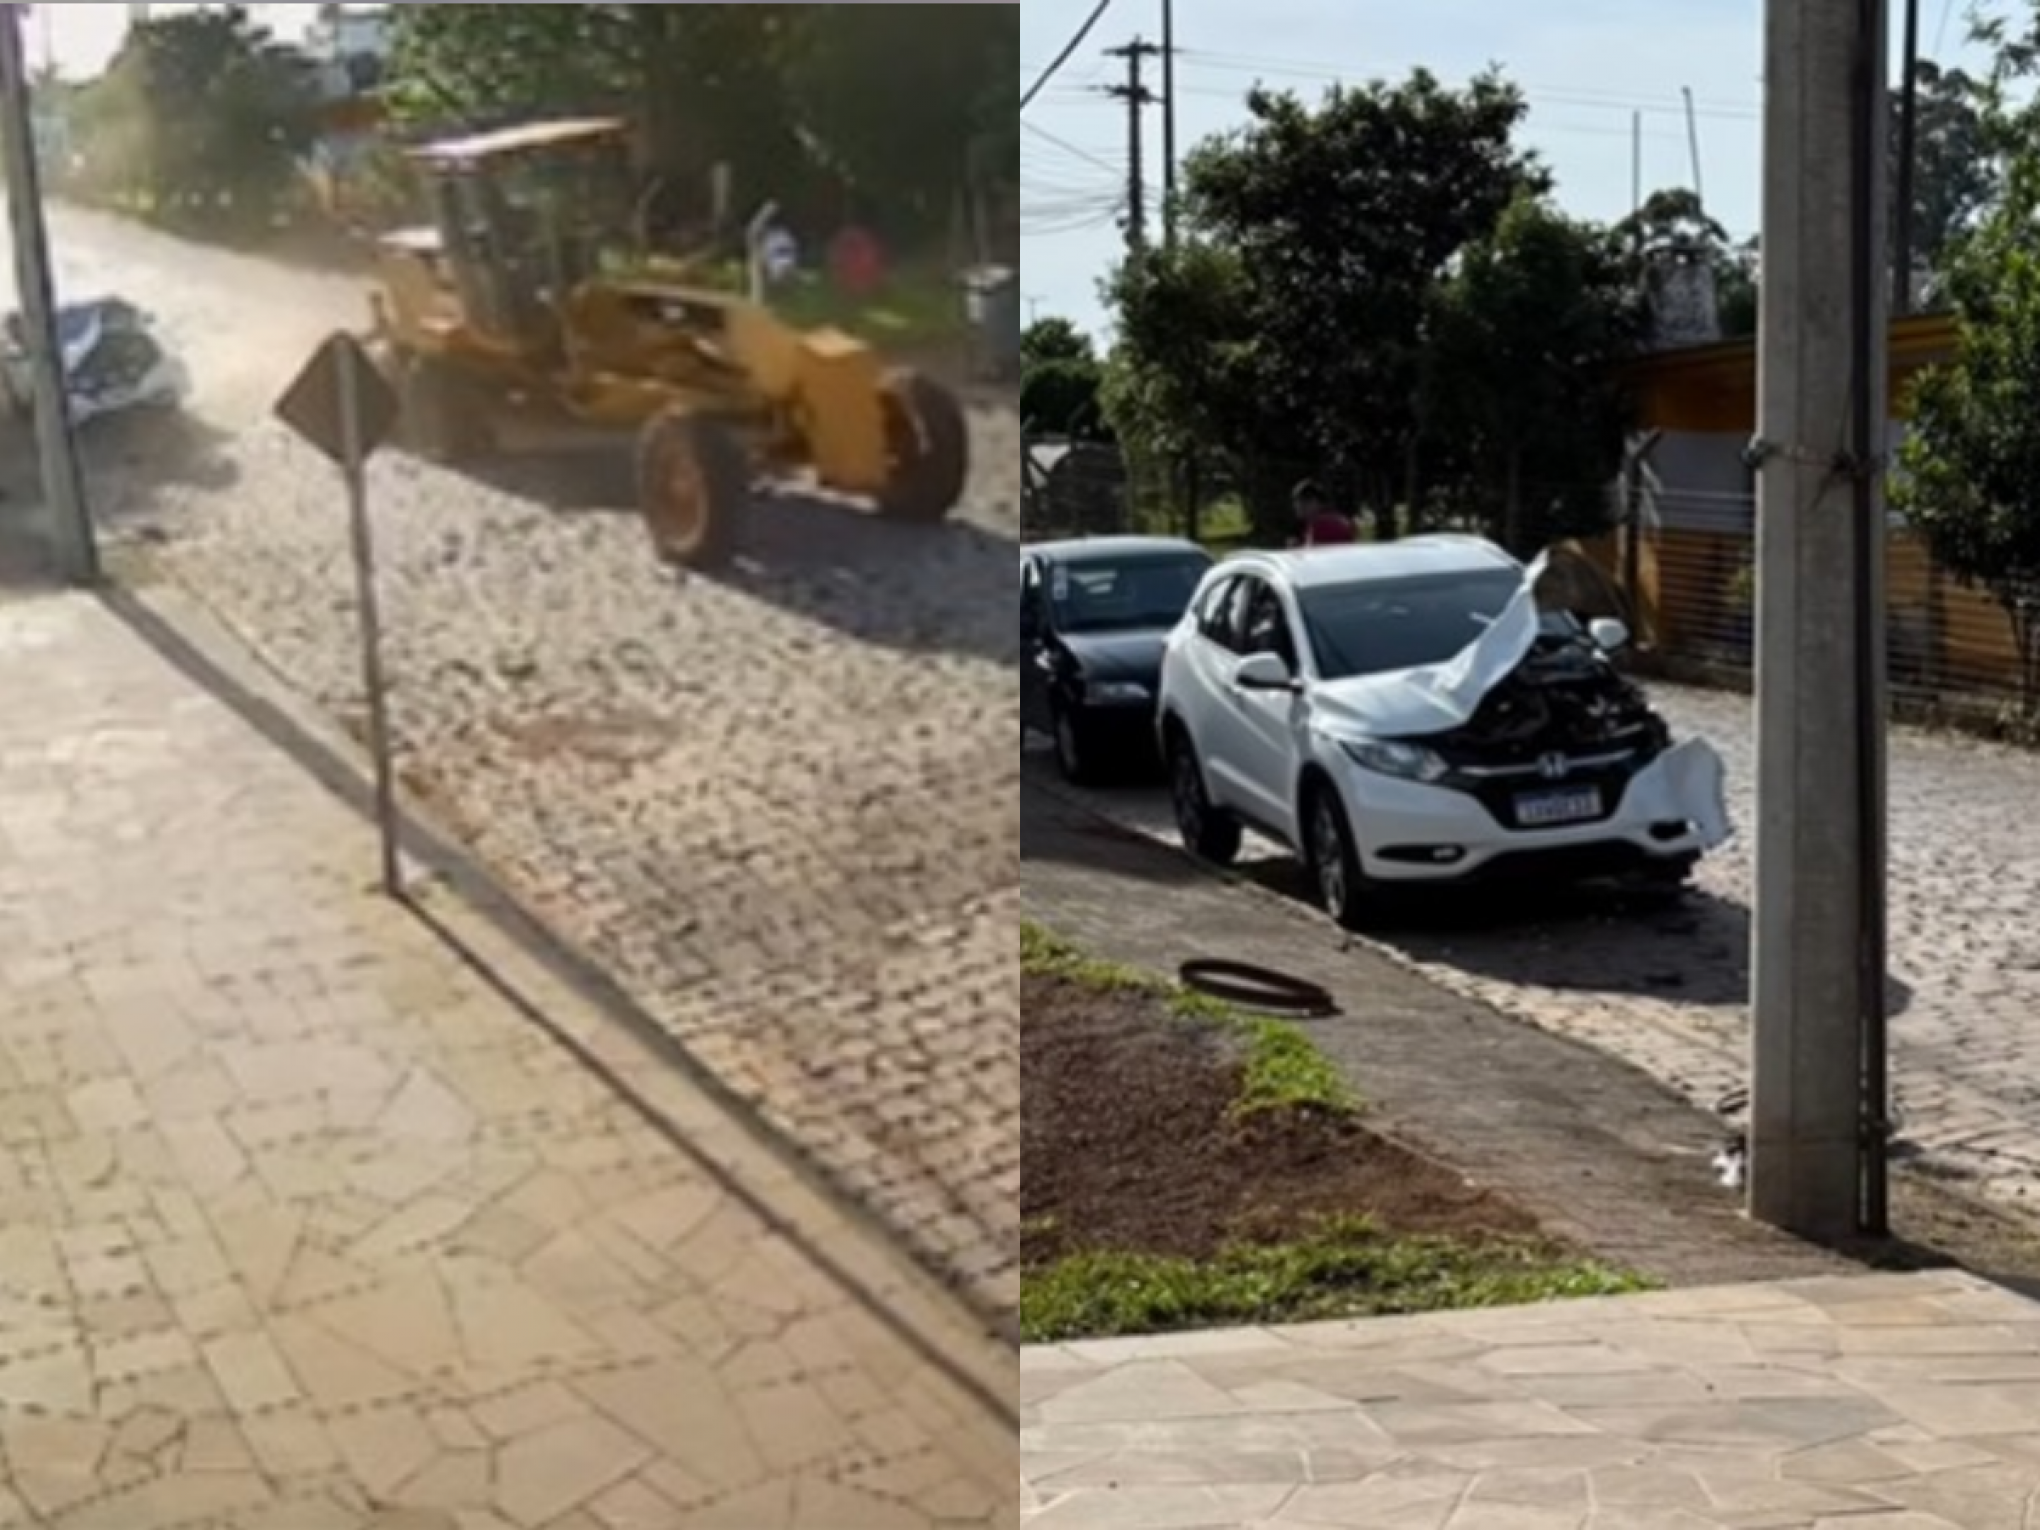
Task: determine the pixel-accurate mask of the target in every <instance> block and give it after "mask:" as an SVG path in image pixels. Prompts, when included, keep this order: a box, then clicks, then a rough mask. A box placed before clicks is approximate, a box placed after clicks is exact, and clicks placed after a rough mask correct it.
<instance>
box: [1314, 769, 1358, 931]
mask: <svg viewBox="0 0 2040 1530" xmlns="http://www.w3.org/2000/svg"><path fill="white" fill-rule="evenodd" d="M1304 846H1305V854H1304V859H1305V861H1306V863H1307V864H1308V866H1309V869H1310V875H1311V880H1312V881H1313V882H1314V883H1316V885H1317V894H1318V905H1319V907H1321V908H1322V909H1324V911H1325V912H1326V913H1328V914H1330V915H1331V916H1332V918H1334V919H1336V920H1337V921H1338V922H1339V923H1340V924H1341V925H1343V926H1344V927H1345V928H1347V929H1349V930H1355V929H1358V928H1360V926H1361V925H1362V924H1364V923H1365V922H1366V917H1367V912H1368V902H1369V900H1368V896H1367V894H1368V888H1367V878H1366V874H1365V873H1364V872H1363V871H1361V869H1360V850H1359V846H1358V845H1357V843H1356V842H1355V841H1354V838H1353V826H1352V824H1351V823H1350V822H1348V821H1347V818H1346V808H1345V805H1344V804H1343V803H1341V802H1340V801H1339V794H1338V792H1336V791H1335V790H1333V789H1332V788H1331V787H1329V786H1324V785H1319V786H1316V787H1313V788H1312V790H1311V792H1310V795H1309V797H1308V799H1307V800H1306V802H1305V805H1304Z"/></svg>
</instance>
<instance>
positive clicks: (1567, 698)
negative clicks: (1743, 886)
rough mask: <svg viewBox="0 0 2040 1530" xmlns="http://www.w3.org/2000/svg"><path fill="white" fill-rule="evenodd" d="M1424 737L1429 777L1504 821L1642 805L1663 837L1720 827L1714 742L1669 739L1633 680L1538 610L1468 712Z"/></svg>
mask: <svg viewBox="0 0 2040 1530" xmlns="http://www.w3.org/2000/svg"><path fill="white" fill-rule="evenodd" d="M1424 742H1425V744H1426V745H1428V746H1429V748H1430V749H1431V750H1432V751H1433V752H1434V753H1435V754H1436V755H1437V756H1438V758H1439V759H1440V760H1441V761H1442V762H1443V764H1444V766H1445V769H1446V774H1445V776H1444V777H1443V778H1442V780H1441V784H1444V785H1449V786H1454V787H1457V788H1458V789H1460V790H1462V791H1465V792H1467V793H1468V794H1470V795H1472V796H1474V797H1476V798H1478V799H1479V800H1480V802H1481V803H1482V805H1483V806H1485V807H1486V808H1487V810H1488V812H1489V813H1490V814H1491V815H1492V816H1493V817H1494V819H1495V821H1496V822H1497V823H1499V824H1501V825H1502V826H1503V827H1504V828H1508V829H1518V830H1527V829H1547V828H1560V827H1574V826H1580V825H1587V824H1593V823H1600V822H1605V821H1608V820H1610V819H1613V818H1615V817H1616V816H1617V815H1618V813H1619V814H1620V815H1621V816H1623V817H1624V818H1628V819H1634V818H1637V817H1642V818H1643V819H1644V820H1645V824H1646V831H1647V833H1648V834H1649V836H1650V837H1651V838H1652V839H1653V840H1655V841H1658V842H1660V843H1662V844H1663V845H1665V846H1666V847H1667V848H1670V847H1673V846H1678V845H1681V844H1687V843H1691V842H1692V841H1694V840H1695V839H1696V838H1697V840H1698V841H1699V845H1700V848H1702V849H1713V848H1715V847H1716V846H1718V845H1720V844H1721V843H1723V842H1724V841H1725V840H1726V839H1727V838H1728V837H1729V833H1730V827H1729V823H1728V814H1727V808H1726V802H1725V792H1724V782H1723V772H1722V768H1721V759H1720V756H1719V755H1718V754H1716V753H1715V751H1714V750H1713V749H1712V747H1710V746H1709V745H1708V744H1706V743H1705V742H1703V741H1701V740H1698V739H1691V740H1687V741H1685V742H1684V743H1679V744H1674V743H1673V741H1672V736H1671V729H1670V727H1669V726H1668V725H1667V724H1666V722H1665V720H1664V718H1663V717H1661V716H1660V715H1659V714H1658V713H1657V711H1656V710H1655V709H1654V708H1653V707H1652V706H1651V705H1650V702H1649V701H1648V700H1647V699H1646V698H1645V696H1644V694H1643V692H1642V691H1641V690H1639V689H1638V688H1637V687H1636V686H1635V685H1634V684H1632V683H1631V682H1630V681H1629V680H1628V679H1627V678H1626V677H1625V676H1624V675H1623V674H1621V672H1620V671H1618V670H1617V669H1616V668H1615V666H1614V665H1613V664H1612V663H1611V662H1610V661H1609V658H1608V655H1607V654H1606V653H1605V652H1604V651H1603V650H1602V648H1601V647H1600V645H1598V644H1597V643H1596V642H1595V641H1594V640H1593V638H1592V637H1591V636H1589V635H1588V634H1587V633H1586V632H1585V631H1583V630H1581V629H1580V627H1579V624H1578V623H1577V622H1575V621H1573V620H1572V618H1570V617H1569V616H1563V615H1548V616H1544V617H1542V619H1541V620H1540V622H1539V630H1538V633H1537V636H1536V638H1535V639H1534V640H1533V641H1532V643H1531V645H1530V648H1529V651H1528V652H1527V653H1525V654H1524V655H1523V656H1522V657H1521V658H1520V659H1519V660H1518V662H1517V663H1516V665H1515V667H1514V668H1512V669H1510V670H1508V671H1507V672H1506V673H1504V674H1503V675H1501V677H1500V678H1499V679H1497V680H1496V681H1495V683H1494V685H1493V687H1492V688H1491V689H1489V690H1488V691H1487V692H1486V693H1485V694H1484V695H1482V696H1481V698H1480V701H1479V703H1478V705H1477V706H1476V707H1475V708H1474V710H1473V714H1472V715H1471V716H1470V717H1468V718H1467V719H1466V721H1464V722H1463V723H1461V724H1459V725H1458V726H1457V727H1454V728H1450V729H1448V730H1446V731H1444V732H1441V733H1437V734H1434V735H1432V736H1430V737H1428V738H1426V739H1425V740H1424Z"/></svg>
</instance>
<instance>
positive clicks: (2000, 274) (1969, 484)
mask: <svg viewBox="0 0 2040 1530" xmlns="http://www.w3.org/2000/svg"><path fill="white" fill-rule="evenodd" d="M2036 214H2040V160H2035V159H2033V158H2027V159H2025V160H2023V161H2022V162H2020V163H2018V164H2017V165H2016V166H2015V167H2014V170H2013V172H2012V175H2011V184H2010V186H2009V187H2008V195H2007V197H2006V199H2005V201H2004V203H2003V204H2002V205H2001V206H2000V207H1999V209H1998V210H1997V211H1996V212H1994V213H1993V214H1992V216H1991V217H1990V218H1989V219H1988V220H1987V221H1986V223H1985V224H1984V225H1983V227H1982V228H1980V229H1979V230H1978V231H1977V232H1976V233H1975V234H1974V235H1973V236H1972V237H1971V238H1969V239H1968V240H1965V241H1964V242H1963V243H1962V244H1961V245H1960V246H1959V247H1958V251H1957V253H1956V255H1955V257H1954V258H1953V259H1952V260H1951V261H1950V262H1949V265H1948V270H1947V276H1948V283H1949V291H1950V295H1951V296H1952V298H1953V300H1954V306H1955V313H1956V318H1957V329H1956V347H1955V356H1954V359H1953V360H1952V361H1950V362H1948V363H1946V364H1944V365H1941V366H1937V367H1933V368H1930V369H1928V370H1927V371H1926V372H1925V373H1923V374H1922V375H1921V376H1920V377H1919V379H1918V380H1917V382H1916V383H1915V384H1914V393H1913V412H1912V424H1911V430H1910V431H1909V432H1908V434H1907V437H1906V441H1905V444H1904V447H1903V448H1902V450H1901V454H1900V467H1901V472H1900V473H1899V474H1898V475H1896V476H1895V477H1894V479H1893V482H1892V485H1891V492H1892V499H1893V502H1894V504H1895V505H1896V506H1897V507H1898V508H1900V509H1902V510H1903V511H1904V512H1905V514H1906V516H1907V518H1908V520H1909V521H1910V523H1911V525H1912V527H1913V529H1914V530H1915V531H1916V532H1917V533H1918V534H1919V535H1920V536H1921V537H1922V539H1924V541H1925V542H1926V545H1927V548H1928V550H1929V552H1930V553H1931V554H1932V555H1933V558H1934V561H1935V562H1936V563H1937V564H1938V565H1939V566H1940V567H1941V568H1943V569H1945V570H1946V571H1947V572H1948V573H1949V574H1951V575H1953V576H1954V577H1955V578H1956V579H1957V580H1959V581H1961V582H1962V583H1963V584H1966V585H1969V586H1972V587H1978V588H1981V589H1984V590H1986V591H1988V592H1989V593H1990V595H1991V597H1992V598H1993V599H1995V600H1996V601H1997V603H1998V605H1999V606H2000V607H2001V608H2002V609H2003V611H2004V613H2005V618H2006V620H2007V622H2008V623H2009V624H2010V627H2011V633H2012V639H2013V643H2014V646H2015V647H2016V649H2017V651H2018V656H2019V697H2020V703H2021V706H2022V708H2023V709H2024V710H2025V711H2026V712H2027V713H2028V714H2031V713H2032V712H2033V711H2034V709H2035V706H2036V703H2040V249H2036V248H2035V245H2034V242H2033V239H2032V236H2031V232H2030V231H2031V229H2032V226H2033V219H2034V217H2035V216H2036Z"/></svg>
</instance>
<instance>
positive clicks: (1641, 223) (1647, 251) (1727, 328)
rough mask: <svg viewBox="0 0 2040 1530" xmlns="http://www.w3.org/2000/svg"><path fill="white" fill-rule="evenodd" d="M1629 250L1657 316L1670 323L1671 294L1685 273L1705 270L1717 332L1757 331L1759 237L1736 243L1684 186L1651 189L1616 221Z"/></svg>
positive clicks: (1696, 195) (1637, 280)
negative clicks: (1757, 239)
mask: <svg viewBox="0 0 2040 1530" xmlns="http://www.w3.org/2000/svg"><path fill="white" fill-rule="evenodd" d="M1615 236H1616V239H1617V240H1618V241H1619V243H1620V244H1621V246H1622V247H1623V248H1624V249H1625V250H1626V251H1627V252H1628V255H1629V259H1630V269H1631V272H1632V275H1633V280H1634V281H1635V283H1636V284H1637V286H1638V288H1639V290H1641V291H1644V292H1648V293H1650V294H1651V301H1652V303H1653V304H1654V305H1655V313H1654V315H1653V317H1655V318H1657V320H1658V322H1659V323H1660V324H1664V325H1666V326H1667V327H1668V328H1669V327H1671V326H1670V323H1669V321H1670V318H1671V315H1670V314H1669V313H1668V312H1667V309H1666V307H1665V305H1666V302H1667V300H1668V299H1669V298H1670V297H1671V295H1672V294H1673V293H1674V292H1676V291H1678V290H1679V288H1678V287H1677V286H1675V285H1674V284H1675V283H1677V282H1679V281H1680V280H1681V279H1682V278H1683V276H1684V273H1687V272H1692V271H1700V270H1704V271H1706V272H1708V273H1709V274H1710V278H1711V281H1712V285H1713V292H1714V313H1715V332H1716V334H1717V335H1719V337H1720V338H1722V339H1741V338H1744V337H1746V336H1749V335H1752V334H1755V333H1756V328H1757V269H1756V250H1757V247H1756V241H1755V240H1751V241H1750V242H1749V243H1748V244H1745V245H1741V246H1737V245H1736V244H1734V243H1733V242H1732V241H1731V240H1730V239H1729V235H1728V230H1727V229H1725V228H1723V227H1722V226H1721V224H1720V223H1719V222H1717V221H1716V220H1715V219H1714V217H1713V216H1712V215H1711V214H1709V213H1708V211H1707V209H1706V207H1705V206H1703V205H1702V203H1701V201H1700V194H1699V193H1698V192H1696V191H1693V190H1691V189H1689V188H1687V187H1684V186H1673V187H1667V188H1665V189H1663V190H1660V191H1654V192H1652V193H1651V194H1650V195H1649V196H1648V197H1646V198H1645V199H1644V203H1643V206H1641V207H1639V208H1638V209H1637V210H1636V211H1635V212H1633V213H1631V214H1630V215H1629V216H1628V217H1627V218H1624V219H1623V220H1622V221H1621V222H1620V223H1618V224H1616V225H1615Z"/></svg>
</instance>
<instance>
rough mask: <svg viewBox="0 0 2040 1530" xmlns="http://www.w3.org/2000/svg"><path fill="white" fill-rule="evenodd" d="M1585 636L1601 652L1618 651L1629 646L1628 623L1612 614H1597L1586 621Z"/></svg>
mask: <svg viewBox="0 0 2040 1530" xmlns="http://www.w3.org/2000/svg"><path fill="white" fill-rule="evenodd" d="M1587 636H1588V637H1590V638H1592V639H1593V640H1594V646H1595V647H1596V648H1598V649H1600V650H1601V652H1603V653H1620V652H1621V651H1622V650H1623V649H1625V648H1627V647H1628V646H1629V624H1628V623H1627V622H1622V621H1617V620H1616V619H1615V618H1614V617H1612V616H1597V617H1595V618H1594V619H1593V620H1592V621H1591V622H1589V623H1587Z"/></svg>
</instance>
